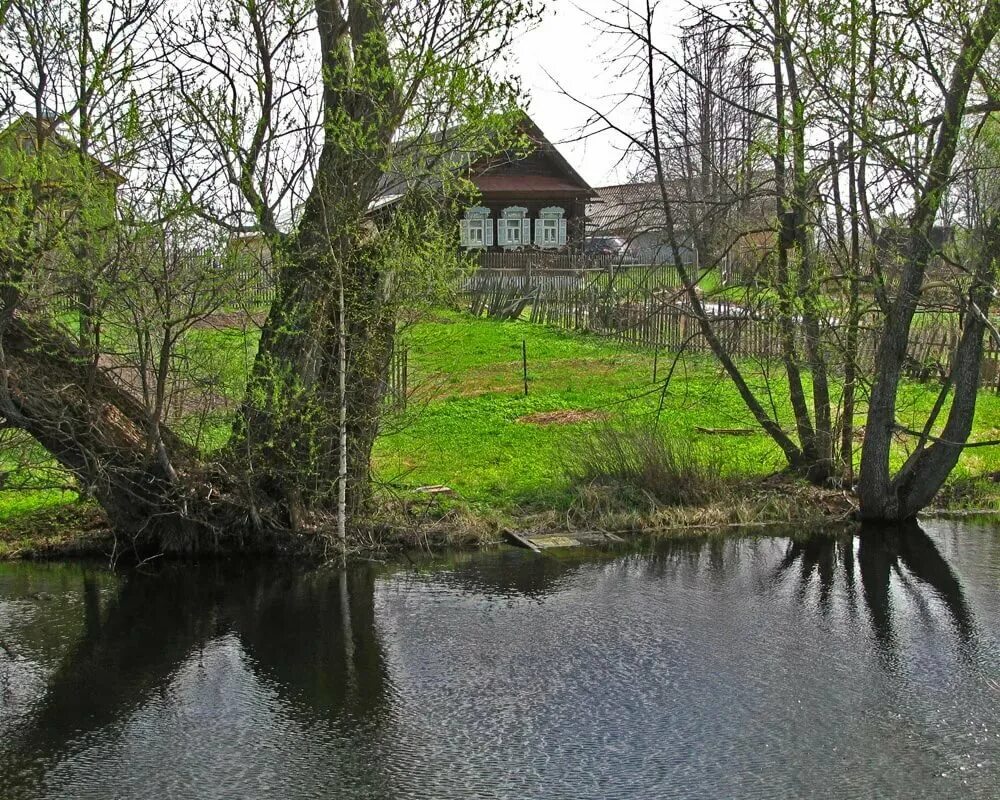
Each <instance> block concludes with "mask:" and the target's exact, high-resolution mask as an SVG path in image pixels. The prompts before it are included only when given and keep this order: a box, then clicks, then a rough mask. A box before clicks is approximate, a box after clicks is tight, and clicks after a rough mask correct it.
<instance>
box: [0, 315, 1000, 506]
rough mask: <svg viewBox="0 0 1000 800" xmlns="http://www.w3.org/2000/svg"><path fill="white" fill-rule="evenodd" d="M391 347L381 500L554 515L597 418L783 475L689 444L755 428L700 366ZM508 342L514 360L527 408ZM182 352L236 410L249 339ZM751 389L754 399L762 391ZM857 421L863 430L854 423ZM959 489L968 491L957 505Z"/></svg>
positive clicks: (990, 417) (418, 330)
mask: <svg viewBox="0 0 1000 800" xmlns="http://www.w3.org/2000/svg"><path fill="white" fill-rule="evenodd" d="M402 336H403V339H404V341H405V343H406V345H407V347H408V348H409V364H410V388H411V391H412V392H413V397H412V399H411V402H410V406H409V409H408V410H407V411H406V412H405V413H404V414H401V415H394V416H390V417H388V418H387V419H386V420H385V423H384V426H383V433H382V435H381V437H380V438H379V440H378V442H377V444H376V448H375V454H374V466H375V473H376V477H377V478H378V481H379V483H380V485H382V486H383V487H384V488H385V489H386V491H390V492H393V491H400V490H409V489H414V488H417V487H420V486H426V485H437V484H443V485H446V486H449V487H451V488H452V489H454V490H455V492H456V494H457V497H458V498H459V500H460V501H462V502H465V503H467V504H469V505H470V506H471V507H472V508H473V509H474V510H476V511H493V512H498V513H501V514H504V513H511V512H516V511H529V510H537V509H564V508H567V507H568V506H569V505H570V503H571V502H572V498H573V493H572V491H571V487H570V485H569V482H568V479H567V478H566V477H565V476H566V467H567V458H568V457H569V454H570V453H571V451H572V449H573V446H574V445H575V444H577V443H578V442H579V441H580V439H581V438H582V436H583V434H584V433H585V432H586V431H588V429H591V428H594V427H595V426H598V425H602V424H604V423H603V422H601V421H600V420H601V419H602V418H607V419H610V420H611V421H612V422H613V423H615V424H618V423H622V422H638V423H648V422H651V421H653V420H658V424H659V425H660V426H661V428H662V430H663V432H664V434H665V435H666V436H668V437H669V438H671V439H673V440H677V441H678V442H682V443H685V444H686V445H687V444H689V445H690V446H691V447H692V448H693V449H694V450H695V451H701V452H703V453H705V454H708V455H711V456H712V457H713V459H714V460H717V461H718V462H719V463H720V465H721V467H722V470H723V472H724V473H725V474H728V475H732V476H754V475H765V474H768V473H771V472H774V471H775V470H778V469H780V468H781V467H782V466H783V460H782V458H781V454H780V452H779V451H778V449H777V448H776V447H775V446H774V445H773V444H772V443H771V441H770V439H769V438H768V437H766V436H765V435H763V434H761V433H756V432H755V433H753V434H752V435H749V436H729V435H713V434H704V433H699V432H698V430H697V428H698V427H703V428H709V429H713V428H714V429H719V428H754V427H755V426H754V424H753V420H752V419H751V417H750V415H749V413H748V412H747V411H746V409H745V407H744V406H743V403H742V401H741V400H740V398H739V396H738V395H737V393H736V392H735V390H734V388H733V386H732V384H731V383H730V382H729V381H728V379H727V378H726V377H725V375H724V374H723V373H722V372H721V371H720V369H719V367H718V365H717V364H716V363H715V362H714V361H713V360H712V359H711V358H709V357H705V356H689V357H687V358H685V359H684V360H683V361H681V362H680V363H678V364H677V365H676V369H675V372H674V376H673V380H672V381H671V384H670V386H669V387H668V390H667V391H666V393H663V391H662V389H663V386H662V379H663V377H664V376H665V375H666V374H667V372H668V370H669V369H670V366H671V356H670V355H666V354H662V353H661V354H660V357H659V369H658V372H659V378H660V382H659V383H656V384H654V383H653V380H652V373H653V358H654V356H653V353H652V352H651V351H650V350H648V349H643V348H636V347H630V346H625V345H621V344H617V343H615V342H613V341H611V340H607V339H603V338H600V337H598V336H595V335H590V334H579V333H572V332H567V331H562V330H558V329H555V328H549V327H544V326H539V325H532V324H530V323H526V322H495V321H491V320H483V319H474V318H471V317H469V316H468V315H464V314H459V313H455V312H436V313H434V314H432V315H426V316H425V317H424V318H422V319H421V320H420V321H418V322H416V323H414V324H411V325H410V326H409V327H407V328H406V329H405V330H404V332H403V334H402ZM522 341H524V342H525V343H526V346H527V352H528V377H529V381H528V384H529V394H528V396H527V397H526V396H524V386H523V377H522V365H521V346H522ZM187 346H188V347H189V348H190V352H189V353H188V356H189V357H190V358H191V359H192V361H196V362H198V363H199V364H200V365H201V366H200V370H201V371H202V372H204V373H205V374H206V375H209V376H210V377H211V380H212V381H214V383H213V384H212V386H213V391H216V392H217V393H218V394H219V395H220V396H222V397H225V398H227V399H228V400H229V401H236V400H238V399H239V398H240V396H241V394H242V392H243V388H244V376H245V374H246V372H245V370H246V367H247V366H248V364H249V363H250V359H251V358H252V355H253V349H254V347H255V346H256V339H255V335H254V334H253V333H249V334H244V333H243V332H241V331H217V330H213V329H202V330H198V331H195V332H192V335H191V337H190V341H189V343H188V345H187ZM748 366H749V365H748ZM754 374H756V373H754ZM772 380H773V383H774V384H775V386H776V387H781V386H782V384H783V376H782V373H781V371H780V369H778V368H777V366H775V367H774V368H773V374H772ZM757 384H758V385H757V386H756V388H757V389H758V390H760V391H761V392H762V391H763V382H762V380H760V379H758V380H757ZM936 388H937V387H936V386H935V385H934V384H928V385H921V384H907V385H906V386H904V387H903V390H902V392H901V397H900V419H901V422H903V423H904V424H908V425H910V426H911V427H919V425H920V424H921V420H922V415H923V414H925V413H926V411H927V410H928V409H929V408H930V407H931V406H932V404H933V401H934V397H935V392H936ZM807 390H808V387H807ZM773 403H774V407H775V408H777V410H778V412H779V416H780V418H781V420H782V424H783V425H784V426H785V427H786V429H791V427H792V419H791V414H790V412H789V410H788V400H787V397H786V395H785V394H784V392H783V391H781V389H780V388H779V389H778V390H777V391H776V393H775V395H774V397H773ZM557 411H564V412H585V413H583V414H582V421H575V422H571V423H569V424H561V423H558V424H533V423H532V422H530V421H525V420H524V418H525V417H527V416H528V415H533V414H539V413H544V412H557ZM863 411H864V409H863V408H862V409H859V412H861V413H863ZM859 422H862V423H863V418H862V417H861V416H860V415H859ZM228 430H229V425H228V419H227V417H226V412H225V411H219V412H217V413H213V414H211V415H209V417H208V418H206V420H205V422H204V424H202V425H199V426H197V429H195V426H192V427H191V429H187V428H185V431H184V433H185V435H187V436H189V437H190V438H191V439H192V440H195V439H196V440H197V441H198V443H199V446H200V447H202V449H204V450H205V451H212V450H214V449H216V448H218V447H219V446H221V445H222V444H224V443H225V440H226V437H227V435H228ZM973 438H974V439H979V440H982V439H996V438H1000V397H998V396H996V395H994V394H987V393H984V394H982V395H981V397H980V403H979V410H978V417H977V427H976V431H975V432H974V434H973ZM904 457H905V448H904V446H903V445H902V444H901V445H900V446H899V447H898V448H897V451H896V452H895V454H894V460H895V461H896V463H897V465H898V464H899V463H901V461H902V459H903V458H904ZM996 471H1000V448H981V449H975V450H970V451H967V453H966V455H965V456H964V457H963V459H962V462H961V463H960V465H959V468H958V469H957V470H956V474H955V481H957V482H959V483H960V484H961V485H962V486H963V487H966V489H965V490H963V492H959V493H956V496H959V497H962V498H967V499H968V503H969V504H972V505H975V504H976V503H977V502H978V501H980V500H982V499H983V498H982V493H981V492H980V491H979V489H983V490H984V491H986V492H987V493H988V490H989V487H990V486H1000V485H998V484H995V483H989V482H986V481H982V480H976V479H975V476H982V475H985V474H988V473H992V472H996ZM969 486H976V487H979V489H977V491H976V492H975V493H973V494H972V496H971V497H969V496H968V495H969V492H968V491H967V487H969ZM998 493H1000V489H998ZM70 498H71V495H68V494H66V493H62V492H53V491H45V492H18V493H12V492H3V493H0V519H3V518H9V517H11V516H16V515H18V514H21V513H24V511H26V510H30V509H33V508H41V507H48V506H52V505H56V504H58V503H60V502H63V501H64V500H66V499H70Z"/></svg>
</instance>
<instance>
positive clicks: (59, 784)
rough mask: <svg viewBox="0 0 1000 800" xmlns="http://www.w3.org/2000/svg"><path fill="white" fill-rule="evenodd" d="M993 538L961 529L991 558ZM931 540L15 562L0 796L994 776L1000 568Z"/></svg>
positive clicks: (5, 633)
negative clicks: (57, 570) (149, 565)
mask: <svg viewBox="0 0 1000 800" xmlns="http://www.w3.org/2000/svg"><path fill="white" fill-rule="evenodd" d="M997 536H1000V534H998V533H996V532H991V533H988V536H987V538H985V539H983V540H981V543H980V544H981V545H982V546H980V545H979V544H977V541H976V540H975V539H974V538H972V537H971V536H966V537H961V538H958V539H956V542H958V544H955V543H952V544H951V545H949V546H950V548H951V549H950V550H949V553H951V554H953V555H956V556H957V557H958V558H959V559H960V562H961V564H968V563H975V564H981V563H982V562H983V561H984V560H988V559H991V558H995V557H996V556H997V555H998V554H1000V549H998V548H995V547H994V546H993V542H994V541H995V538H996V537H997ZM940 541H942V539H941V537H940V536H938V537H936V539H935V538H932V537H931V536H929V535H928V534H927V533H926V532H925V531H923V530H921V529H920V528H919V527H916V526H914V527H911V528H908V529H905V530H899V531H896V532H892V533H887V532H884V531H868V530H866V531H863V532H862V533H861V535H859V536H852V535H847V534H841V535H828V536H816V537H812V538H796V539H779V538H770V537H760V538H734V537H721V536H720V537H711V538H708V539H705V538H701V539H690V540H682V539H670V540H661V541H658V542H654V543H650V544H648V545H645V546H639V547H636V548H632V549H630V550H627V551H625V552H617V553H616V552H604V553H589V554H588V553H582V552H579V551H577V552H573V553H566V554H561V555H559V554H557V555H551V554H547V555H544V556H536V555H534V554H531V553H527V552H521V551H504V552H500V553H494V554H459V555H456V556H453V557H450V558H448V559H447V560H445V561H444V562H436V563H434V564H433V568H431V566H429V565H421V568H420V569H409V568H402V567H390V568H383V567H374V566H364V567H357V568H352V569H350V570H348V571H340V570H328V569H313V570H304V569H300V568H296V567H293V566H289V565H274V564H266V565H265V564H241V565H235V566H233V565H230V566H226V565H220V564H215V565H208V566H201V567H192V566H166V567H163V568H161V569H158V570H156V571H155V572H153V573H139V572H134V573H130V574H125V575H123V576H121V578H120V579H118V580H117V582H110V581H109V579H108V578H107V576H106V575H103V574H101V573H100V572H96V571H88V570H82V571H79V572H76V573H72V574H71V575H70V576H69V577H67V576H62V577H61V578H60V582H53V583H52V585H51V586H48V587H47V588H46V591H45V592H38V591H37V587H35V588H29V587H28V583H30V581H28V582H25V581H24V580H20V579H13V580H11V579H7V580H5V576H9V575H13V576H15V578H17V576H19V575H20V576H22V577H23V576H25V575H35V574H37V575H38V576H40V577H39V580H43V579H44V576H45V573H44V570H39V571H38V572H37V573H35V572H32V570H38V569H39V568H35V567H32V566H31V565H23V566H22V565H18V566H11V565H8V566H3V567H0V638H4V640H5V641H6V642H10V643H12V644H13V646H14V650H15V651H17V652H18V653H19V654H20V655H19V657H18V659H17V660H14V661H11V660H10V659H9V658H7V659H6V661H5V663H0V668H2V669H6V670H7V672H8V673H10V674H11V675H12V676H13V678H12V685H13V686H14V689H13V691H14V692H21V694H22V695H24V696H26V697H27V702H25V703H22V704H21V705H19V706H15V704H12V705H11V710H9V711H8V712H5V711H4V710H3V709H0V795H2V796H3V797H4V798H5V800H6V798H8V797H9V798H11V799H12V800H14V799H16V800H20V799H21V798H25V799H27V798H42V797H46V798H47V797H106V796H120V797H133V796H135V797H138V796H145V795H146V794H148V793H149V792H150V791H152V790H153V789H154V788H155V789H156V790H157V791H159V792H160V793H161V794H163V795H164V796H173V797H228V796H245V797H265V796H274V795H275V794H277V793H278V792H279V790H280V792H281V793H282V794H283V795H284V796H285V797H286V798H289V799H290V798H295V797H325V796H332V795H336V796H338V797H348V798H350V797H366V798H368V797H385V798H397V797H398V798H402V797H416V798H461V797H467V796H483V797H510V798H519V799H520V798H524V797H548V796H573V797H575V798H598V797H600V798H607V797H615V796H618V797H647V796H679V797H687V796H690V797H696V796H741V797H770V796H775V795H785V796H803V795H808V794H810V793H813V792H814V791H815V790H816V788H817V786H823V787H826V788H830V787H835V788H836V791H835V792H833V793H834V794H837V795H838V796H845V797H847V796H874V795H877V794H879V793H881V794H882V795H883V796H892V795H894V794H898V795H903V794H906V792H910V793H911V794H912V793H914V792H918V793H920V794H922V795H923V796H941V797H949V796H956V792H959V793H961V794H964V795H966V796H971V797H976V796H982V797H986V796H989V791H990V790H989V789H988V788H984V787H990V786H993V785H994V784H995V781H993V780H991V779H990V776H989V774H986V773H988V772H989V771H991V770H992V771H993V773H994V777H995V776H996V775H1000V766H998V765H1000V738H997V734H996V732H995V731H997V729H998V728H1000V711H998V710H997V708H996V706H997V704H996V703H995V702H991V700H995V699H996V698H995V697H994V696H993V695H992V694H991V692H992V691H993V690H992V689H991V686H992V684H991V683H990V681H992V680H994V679H996V678H997V677H998V676H997V674H996V664H997V653H998V648H997V644H996V639H997V631H996V620H995V619H994V618H993V617H992V616H989V615H987V616H984V613H983V610H984V608H985V609H986V610H987V611H990V610H991V609H992V608H994V606H991V605H990V603H992V602H993V600H990V599H989V598H991V597H995V595H996V584H995V581H993V580H992V578H990V577H989V576H991V575H995V574H997V573H994V572H989V571H986V572H985V573H984V574H985V575H986V576H987V577H986V580H985V581H980V583H978V584H977V583H973V584H970V583H969V582H968V578H967V577H966V579H965V580H966V582H965V584H964V585H963V580H962V578H960V575H964V574H965V572H964V567H963V569H956V567H955V566H954V565H953V564H951V563H949V561H948V560H946V559H945V558H944V556H943V555H942V550H941V547H939V545H938V543H937V542H940ZM977 548H978V549H977ZM991 581H992V582H991ZM970 586H971V587H973V588H972V589H971V590H970ZM43 594H44V595H48V596H51V597H52V598H53V599H52V601H51V602H48V601H43V600H39V599H38V597H40V596H41V595H43ZM984 597H985V598H987V600H986V604H985V605H984V600H983V598H984ZM67 598H70V599H67ZM970 598H971V599H970ZM16 609H22V610H27V611H28V612H29V615H28V617H27V618H26V619H29V620H30V625H29V624H27V623H25V624H23V625H17V624H14V623H13V622H12V621H11V620H5V619H4V613H5V612H10V611H12V610H16ZM984 620H985V621H984ZM49 632H51V633H49ZM5 658H6V657H5V656H4V655H3V654H2V653H0V660H4V659H5ZM873 664H876V665H879V664H880V665H881V666H882V668H881V669H874V670H873V669H871V666H872V665H873ZM956 666H959V667H960V668H959V669H956ZM36 674H37V675H41V676H42V679H41V680H39V681H36V682H35V683H32V680H34V678H33V677H32V676H34V675H36ZM25 687H28V688H25ZM804 708H807V709H809V711H808V713H804V712H803V709H804ZM897 733H899V735H898V736H897V735H896V734H897ZM119 753H122V754H119ZM775 757H777V760H775ZM966 758H968V759H970V760H969V761H968V763H966V761H962V760H960V759H966ZM165 760H166V761H167V763H168V764H169V766H168V767H163V764H164V761H165ZM977 764H978V765H979V767H978V768H976V767H975V765H977ZM967 767H968V768H976V769H979V770H980V772H979V773H976V774H972V773H969V772H966V773H963V772H962V770H963V769H965V768H967ZM956 775H957V776H961V780H962V781H965V783H953V782H951V781H952V780H953V778H952V777H951V776H956ZM942 776H949V777H947V778H944V777H942ZM929 781H930V783H928V782H929ZM933 781H938V782H939V783H940V782H942V781H944V783H941V785H940V786H939V785H937V784H935V783H934V782H933ZM970 781H971V782H970ZM831 791H832V789H831Z"/></svg>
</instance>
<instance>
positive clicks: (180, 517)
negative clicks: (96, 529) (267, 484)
mask: <svg viewBox="0 0 1000 800" xmlns="http://www.w3.org/2000/svg"><path fill="white" fill-rule="evenodd" d="M0 342H2V356H3V367H4V369H3V375H2V383H3V386H2V390H0V414H2V415H3V417H4V419H5V420H6V423H7V424H8V425H11V426H12V427H17V428H19V429H21V430H24V431H25V432H27V433H28V434H30V435H31V436H32V437H34V438H35V439H36V440H37V441H38V443H39V444H40V445H41V446H42V447H44V448H45V449H46V450H47V451H48V452H49V453H50V454H51V455H52V456H53V457H54V458H55V459H56V460H57V461H58V462H59V464H60V465H62V466H63V467H64V468H66V469H67V470H68V471H70V472H71V473H72V474H73V475H74V477H75V478H76V480H77V482H78V484H79V486H80V489H81V491H82V492H84V493H85V494H89V495H91V496H93V497H94V499H95V500H96V501H97V502H98V503H99V504H100V506H101V508H102V509H103V510H104V512H105V514H106V515H107V518H108V522H109V523H110V524H111V525H112V527H113V528H114V530H115V532H116V533H117V534H119V535H120V536H121V537H122V541H123V542H127V543H128V544H129V546H135V547H141V548H143V549H146V548H149V547H159V548H162V549H169V550H174V551H183V550H193V549H205V548H206V547H208V546H210V545H209V544H208V542H207V541H206V540H205V538H204V537H206V536H209V537H211V538H212V540H213V541H214V542H215V543H218V539H217V537H218V536H219V535H220V533H221V534H228V533H229V532H230V530H229V529H230V528H231V527H232V523H233V522H235V521H238V520H240V518H241V513H240V511H239V504H238V503H237V504H236V505H234V504H233V503H232V502H231V501H232V500H233V496H232V493H231V492H230V491H229V490H228V488H227V487H228V486H229V484H230V481H229V479H228V478H227V477H226V476H225V475H222V474H220V473H210V471H209V470H207V469H205V468H204V467H203V466H202V465H201V464H200V463H199V461H198V459H197V456H196V453H195V452H194V451H193V449H192V448H190V447H189V446H188V445H186V444H185V443H184V442H183V441H182V440H181V439H180V438H178V437H177V436H176V435H174V434H173V433H172V432H171V431H170V430H169V429H168V428H166V427H165V426H158V427H157V440H156V441H150V439H149V436H148V431H149V427H148V425H147V422H148V414H147V412H146V409H145V408H144V407H143V405H142V404H141V403H140V402H139V401H138V400H137V399H136V398H135V397H134V396H133V395H132V394H131V393H130V392H129V391H128V390H127V389H125V388H123V387H122V386H120V385H119V384H118V383H116V382H115V380H114V379H113V378H112V377H111V376H110V375H109V373H107V372H105V371H104V370H101V369H96V370H95V369H94V368H93V363H92V361H91V359H90V357H89V354H88V353H87V352H86V351H85V350H83V349H82V348H81V347H80V346H79V344H78V343H77V342H75V341H73V340H72V339H70V338H69V337H68V336H66V335H65V334H63V333H61V332H59V331H57V330H55V329H53V328H51V327H49V326H47V325H45V324H43V323H38V322H28V321H25V320H23V319H21V318H18V317H12V318H10V319H9V320H8V321H7V324H6V326H5V327H4V329H3V333H2V337H0Z"/></svg>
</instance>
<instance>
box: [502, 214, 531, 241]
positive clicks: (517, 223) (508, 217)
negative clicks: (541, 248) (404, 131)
mask: <svg viewBox="0 0 1000 800" xmlns="http://www.w3.org/2000/svg"><path fill="white" fill-rule="evenodd" d="M527 218H528V209H527V208H525V207H524V206H509V207H508V208H505V209H504V210H503V211H502V212H501V218H500V219H498V220H497V244H498V245H500V246H501V247H505V248H508V249H514V248H517V247H524V246H526V245H528V244H530V243H531V242H530V238H531V237H530V228H529V230H528V236H527V239H528V241H525V238H526V237H525V233H526V231H525V227H527V226H525V224H524V222H525V220H526V219H527ZM529 225H530V223H529ZM515 231H516V234H514V232H515Z"/></svg>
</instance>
